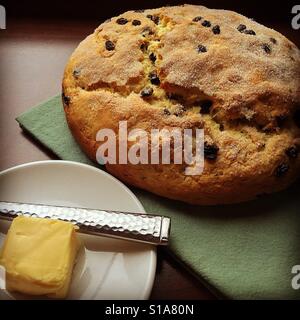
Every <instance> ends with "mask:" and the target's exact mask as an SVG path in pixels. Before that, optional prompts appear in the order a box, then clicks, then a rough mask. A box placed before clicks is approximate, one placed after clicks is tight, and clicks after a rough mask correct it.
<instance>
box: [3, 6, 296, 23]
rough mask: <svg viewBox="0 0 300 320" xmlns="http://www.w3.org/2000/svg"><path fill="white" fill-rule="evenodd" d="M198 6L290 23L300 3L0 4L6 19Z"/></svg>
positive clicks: (101, 16) (82, 16)
mask: <svg viewBox="0 0 300 320" xmlns="http://www.w3.org/2000/svg"><path fill="white" fill-rule="evenodd" d="M184 3H190V4H198V5H204V6H207V7H209V8H220V9H228V10H235V11H238V12H239V13H241V14H244V15H246V16H247V17H249V18H255V20H258V21H266V20H268V21H270V22H275V23H278V22H281V23H287V24H290V21H291V8H292V6H293V5H296V4H300V1H299V0H293V1H282V0H280V1H265V0H260V1H257V0H251V1H249V0H244V1H242V0H198V1H193V0H186V1H184V0H173V1H172V0H165V1H161V0H151V1H149V0H148V1H141V0H127V1H124V0H89V1H84V0H82V1H77V0H74V1H64V0H51V1H41V0H39V1H37V0H26V1H16V0H9V1H1V4H3V5H4V6H5V7H6V9H7V13H8V16H11V17H13V16H14V17H24V16H32V17H39V18H41V17H53V15H55V16H56V17H57V18H64V19H71V18H77V19H91V18H95V19H99V20H103V19H107V18H109V17H111V16H116V15H118V14H121V13H122V12H124V11H127V10H132V9H147V8H155V7H160V6H167V5H178V4H184Z"/></svg>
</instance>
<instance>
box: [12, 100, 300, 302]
mask: <svg viewBox="0 0 300 320" xmlns="http://www.w3.org/2000/svg"><path fill="white" fill-rule="evenodd" d="M17 121H18V122H19V124H20V125H21V127H22V128H23V129H24V130H25V131H27V132H29V133H30V134H31V135H32V136H34V137H35V138H36V139H37V140H38V141H40V142H41V143H42V144H43V145H44V146H46V147H48V148H49V149H50V150H52V151H53V152H54V153H55V154H57V156H58V157H59V158H61V159H64V160H73V161H78V162H83V163H88V164H91V165H95V164H93V163H92V162H91V161H90V160H89V159H88V158H87V157H86V156H85V155H84V154H83V153H82V151H81V150H80V148H79V147H78V145H77V144H76V143H75V141H74V139H73V137H72V135H71V133H70V131H69V129H68V126H67V124H66V121H65V116H64V112H63V108H62V104H61V99H60V97H59V96H57V97H54V98H52V99H50V100H49V101H47V102H44V103H42V104H40V105H38V106H37V107H34V108H33V109H31V110H29V111H27V112H25V113H24V114H22V115H21V116H19V117H18V118H17ZM132 190H133V192H134V193H135V194H136V195H137V197H138V198H139V199H140V201H141V202H142V204H143V206H144V207H145V209H146V211H147V212H157V213H160V214H165V215H168V216H170V217H171V218H172V232H171V242H170V247H169V249H170V251H171V252H172V254H173V255H174V256H175V257H177V258H179V260H180V261H182V262H183V264H184V265H185V266H186V267H187V268H188V269H189V270H190V271H191V272H193V273H194V274H195V275H196V276H198V277H199V279H201V280H202V281H204V283H206V284H207V285H208V286H209V287H210V288H211V289H212V290H214V292H215V293H217V294H219V296H221V297H225V298H233V299H299V298H300V290H294V289H293V288H292V286H291V281H292V278H293V276H294V275H293V274H292V273H291V270H292V267H293V266H294V265H300V183H299V182H297V183H296V184H294V185H293V186H292V187H291V188H289V189H288V190H286V191H284V192H281V193H278V194H274V195H270V196H266V197H265V198H261V199H258V200H255V201H252V202H247V203H243V204H238V205H227V206H215V207H204V206H192V205H187V204H184V203H181V202H177V201H171V200H168V199H164V198H162V197H158V196H156V195H153V194H151V193H149V192H146V191H142V190H137V189H134V188H132Z"/></svg>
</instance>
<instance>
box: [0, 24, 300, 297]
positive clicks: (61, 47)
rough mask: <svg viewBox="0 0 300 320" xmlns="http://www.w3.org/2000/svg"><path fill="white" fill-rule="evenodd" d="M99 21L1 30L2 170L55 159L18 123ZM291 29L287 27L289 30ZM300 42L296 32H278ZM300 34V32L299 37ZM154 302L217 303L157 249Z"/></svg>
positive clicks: (55, 84)
mask: <svg viewBox="0 0 300 320" xmlns="http://www.w3.org/2000/svg"><path fill="white" fill-rule="evenodd" d="M98 24H99V20H97V21H96V20H93V19H92V20H91V19H90V20H86V21H80V20H70V21H66V20H53V19H49V20H46V19H45V18H44V19H43V20H38V19H24V20H22V19H20V18H18V19H16V20H14V19H8V22H7V30H0V33H1V41H0V71H1V82H0V92H1V95H0V106H1V116H0V148H1V158H0V169H1V170H3V169H6V168H9V167H12V166H15V165H18V164H22V163H26V162H31V161H37V160H46V159H56V157H55V155H53V154H51V152H49V151H47V150H46V149H44V148H43V147H41V146H40V145H38V144H37V143H36V142H35V141H33V140H32V139H31V138H30V137H29V136H27V135H25V134H24V133H23V132H22V131H21V129H20V128H19V127H18V125H17V123H16V121H15V120H14V119H15V117H16V116H18V115H19V114H21V113H22V112H24V111H26V110H27V109H28V108H30V107H31V106H33V105H35V104H37V103H39V102H41V101H43V100H46V99H48V98H49V97H51V96H54V95H56V94H57V93H58V92H60V90H61V79H62V73H63V69H64V66H65V64H66V62H67V60H68V57H69V55H70V54H71V52H72V51H73V49H74V48H75V47H76V46H77V44H78V42H79V41H80V40H82V39H83V38H84V37H85V36H86V35H88V34H89V33H91V32H92V31H93V30H94V29H95V28H96V27H97V25H98ZM284 28H286V29H284ZM279 30H281V31H284V30H285V31H286V32H285V33H286V34H289V35H290V38H291V39H292V40H294V41H296V39H297V36H296V32H294V31H291V30H289V29H288V26H285V27H283V28H279ZM298 35H299V34H298ZM298 44H299V40H298ZM151 298H152V299H215V297H214V296H213V295H212V294H211V293H210V292H209V291H208V290H207V289H206V288H205V287H204V286H203V285H202V284H201V283H200V282H199V281H197V280H196V279H195V278H194V277H192V276H191V275H190V274H189V273H187V272H186V271H185V270H184V269H183V268H182V267H181V266H180V265H178V263H177V262H175V261H174V260H173V259H172V258H171V257H170V256H169V255H168V254H167V253H166V252H165V251H163V250H158V266H157V274H156V280H155V283H154V287H153V291H152V295H151Z"/></svg>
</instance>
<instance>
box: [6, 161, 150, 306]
mask: <svg viewBox="0 0 300 320" xmlns="http://www.w3.org/2000/svg"><path fill="white" fill-rule="evenodd" d="M0 199H1V200H2V201H4V200H6V201H20V202H29V203H44V204H53V205H67V206H78V207H87V208H99V209H111V210H122V211H132V212H145V211H144V208H143V206H142V205H141V203H140V202H139V200H138V199H137V198H136V197H135V195H134V194H133V193H132V192H131V191H130V190H129V189H128V188H127V187H126V186H124V185H123V184H122V183H121V182H120V181H118V180H117V179H115V178H114V177H112V176H111V175H109V174H107V173H106V172H104V171H102V170H99V169H97V168H94V167H91V166H88V165H84V164H80V163H76V162H69V161H40V162H33V163H28V164H24V165H21V166H17V167H14V168H12V169H8V170H5V171H3V172H1V173H0ZM8 227H9V223H6V222H3V221H0V246H1V245H2V244H3V240H4V237H5V234H6V232H7V229H8ZM80 237H81V238H82V239H83V242H84V246H85V248H84V249H83V250H81V252H80V253H79V255H78V259H77V263H76V265H75V268H74V272H73V278H72V284H71V289H70V293H69V297H68V298H69V299H147V298H149V295H150V293H151V289H152V285H153V281H154V276H155V269H156V249H155V247H153V246H150V245H145V244H140V243H133V242H129V241H124V240H116V239H109V238H101V237H96V236H88V235H80ZM19 298H22V299H32V297H29V296H23V295H19V294H9V293H7V292H6V291H3V290H0V300H1V299H19Z"/></svg>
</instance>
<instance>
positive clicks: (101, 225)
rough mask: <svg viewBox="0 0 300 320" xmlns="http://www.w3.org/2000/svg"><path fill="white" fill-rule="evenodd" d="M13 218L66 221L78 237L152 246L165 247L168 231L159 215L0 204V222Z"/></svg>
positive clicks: (168, 225)
mask: <svg viewBox="0 0 300 320" xmlns="http://www.w3.org/2000/svg"><path fill="white" fill-rule="evenodd" d="M17 216H26V217H35V218H48V219H56V220H62V221H67V222H71V223H73V224H74V225H76V226H77V227H78V228H79V230H78V231H79V232H82V233H86V234H91V235H96V236H105V237H111V238H118V239H124V240H130V241H137V242H144V243H149V244H154V245H167V244H168V241H169V234H170V227H171V220H170V218H169V217H165V216H160V215H153V214H145V213H133V212H122V211H110V210H100V209H87V208H76V207H65V206H53V205H45V204H33V203H20V202H6V201H0V219H4V220H12V219H13V218H15V217H17Z"/></svg>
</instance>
